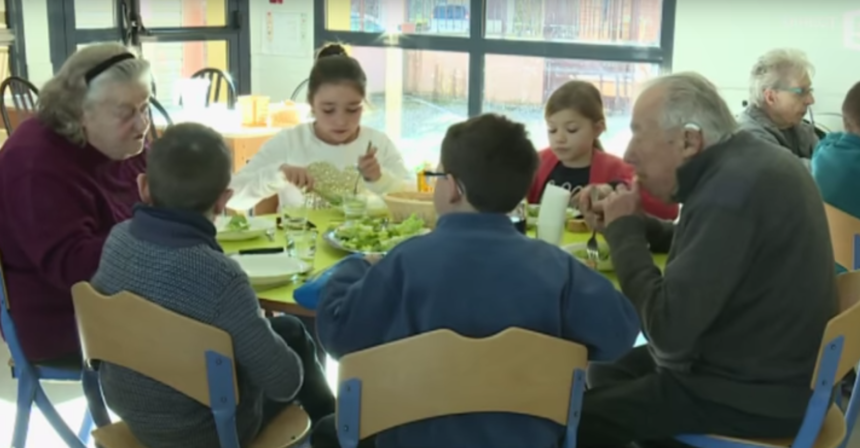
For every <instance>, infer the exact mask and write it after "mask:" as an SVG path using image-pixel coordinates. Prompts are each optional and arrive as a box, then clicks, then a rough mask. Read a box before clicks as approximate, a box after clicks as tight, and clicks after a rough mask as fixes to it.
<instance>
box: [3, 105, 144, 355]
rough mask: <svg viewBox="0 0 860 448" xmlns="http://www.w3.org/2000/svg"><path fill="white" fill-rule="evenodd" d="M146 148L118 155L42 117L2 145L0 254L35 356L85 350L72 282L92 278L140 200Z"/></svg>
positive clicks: (22, 332)
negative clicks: (69, 136) (76, 139)
mask: <svg viewBox="0 0 860 448" xmlns="http://www.w3.org/2000/svg"><path fill="white" fill-rule="evenodd" d="M145 169H146V158H145V156H144V154H140V155H138V156H135V157H133V158H130V159H127V160H123V161H120V162H115V161H111V160H110V159H108V158H107V157H105V156H104V155H103V154H102V153H101V152H99V151H98V150H96V149H95V148H94V147H92V146H89V145H88V146H86V147H83V148H82V147H79V146H76V145H74V144H72V143H70V142H69V141H68V140H66V139H65V138H63V137H62V136H60V135H58V134H56V133H54V132H53V131H52V130H50V129H49V128H47V127H46V126H44V125H43V124H42V123H41V122H40V121H38V120H37V119H31V120H27V121H25V122H24V123H22V124H21V125H20V126H19V127H18V128H17V129H15V133H14V134H12V135H11V136H10V138H9V140H7V141H6V143H5V144H4V145H3V148H2V150H0V216H2V217H3V219H0V254H2V260H3V270H4V273H5V279H6V288H7V292H8V294H9V303H10V309H11V314H12V319H13V320H14V322H15V327H16V330H17V333H18V339H19V340H20V341H21V345H22V346H23V349H24V353H25V355H26V356H27V358H28V359H31V360H34V361H36V360H46V359H55V358H60V357H65V356H70V355H75V354H77V353H79V351H80V347H79V342H78V335H77V329H76V327H75V319H74V307H73V306H72V300H71V292H70V288H71V286H72V285H73V284H75V283H77V282H80V281H89V280H90V279H91V278H92V276H93V274H95V272H96V269H97V268H98V264H99V259H100V258H101V252H102V245H103V244H104V242H105V239H106V238H107V236H108V233H109V232H110V230H111V228H112V227H113V226H114V224H116V223H118V222H121V221H124V220H126V219H128V218H130V217H131V210H132V206H133V205H134V204H135V203H136V202H138V201H139V199H140V198H139V195H138V192H137V184H136V178H137V175H138V174H140V173H142V172H144V171H145Z"/></svg>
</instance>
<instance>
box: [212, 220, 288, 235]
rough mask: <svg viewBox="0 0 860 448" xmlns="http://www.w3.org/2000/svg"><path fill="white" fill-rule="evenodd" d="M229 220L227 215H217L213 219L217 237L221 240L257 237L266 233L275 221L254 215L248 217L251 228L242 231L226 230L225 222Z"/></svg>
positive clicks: (273, 226)
mask: <svg viewBox="0 0 860 448" xmlns="http://www.w3.org/2000/svg"><path fill="white" fill-rule="evenodd" d="M229 222H230V217H229V216H219V217H218V218H216V219H215V228H216V229H218V235H217V236H216V238H217V239H219V240H221V241H245V240H253V239H254V238H259V237H261V236H263V235H265V234H266V231H268V230H271V229H274V228H275V223H274V222H273V221H272V220H270V219H266V218H257V217H254V216H249V217H248V224H250V225H251V228H249V229H248V230H242V231H238V232H237V231H233V230H227V223H229Z"/></svg>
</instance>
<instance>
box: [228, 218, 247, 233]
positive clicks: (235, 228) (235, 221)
mask: <svg viewBox="0 0 860 448" xmlns="http://www.w3.org/2000/svg"><path fill="white" fill-rule="evenodd" d="M250 228H251V223H249V222H248V218H246V217H245V215H236V216H233V217H232V218H230V221H229V222H227V227H226V229H225V230H227V231H228V232H244V231H246V230H248V229H250Z"/></svg>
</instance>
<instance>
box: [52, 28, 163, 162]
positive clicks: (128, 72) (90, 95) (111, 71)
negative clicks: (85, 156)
mask: <svg viewBox="0 0 860 448" xmlns="http://www.w3.org/2000/svg"><path fill="white" fill-rule="evenodd" d="M123 53H132V54H134V52H133V51H132V50H131V49H129V48H128V47H126V46H124V45H122V44H119V43H114V42H110V43H100V44H93V45H89V46H87V47H84V48H82V49H80V50H78V51H76V52H75V53H74V54H72V55H71V56H69V59H67V60H66V62H65V63H63V66H62V67H61V68H60V71H59V72H57V74H56V75H54V77H53V78H51V79H50V80H49V81H48V82H46V83H45V85H44V87H42V90H41V91H40V92H39V104H38V106H37V109H38V111H37V114H38V117H39V120H41V121H42V123H44V124H45V125H46V126H48V127H50V128H51V129H53V130H54V132H56V133H58V134H60V135H62V136H63V137H65V138H67V139H68V140H69V141H71V142H72V143H75V144H77V145H81V146H83V145H85V144H86V143H87V137H86V133H85V132H84V129H83V126H82V124H81V121H82V118H83V114H84V109H85V108H87V107H88V106H90V105H92V104H93V103H94V102H96V101H98V100H99V99H101V97H102V91H103V90H104V87H105V86H106V85H108V84H112V83H116V82H135V81H139V82H142V83H143V84H145V85H146V87H147V89H150V88H151V86H150V83H151V74H150V66H149V62H147V61H146V60H144V59H140V58H134V59H126V60H124V61H121V62H119V63H117V64H114V65H113V66H111V67H110V68H108V69H107V70H105V71H104V72H102V73H101V74H99V75H98V76H96V77H95V78H94V79H93V80H92V82H91V83H90V84H89V85H88V84H87V82H86V79H85V76H86V73H87V72H88V71H89V70H91V69H93V68H94V67H95V66H97V65H99V64H100V63H102V62H104V61H106V60H108V59H110V58H112V57H114V56H117V55H120V54H123Z"/></svg>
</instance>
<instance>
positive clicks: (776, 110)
mask: <svg viewBox="0 0 860 448" xmlns="http://www.w3.org/2000/svg"><path fill="white" fill-rule="evenodd" d="M813 71H814V69H813V67H812V64H811V63H810V62H809V60H808V59H807V58H806V54H804V53H803V52H802V51H800V50H792V49H776V50H771V51H769V52H767V53H765V54H764V55H762V56H761V57H760V58H759V59H758V61H756V63H755V65H753V68H752V70H751V71H750V97H749V106H747V108H746V110H744V111H743V113H741V115H740V118H739V121H740V124H741V127H742V128H743V129H745V130H748V131H750V132H751V133H753V134H755V135H757V136H759V137H762V138H764V139H767V140H768V141H770V142H772V143H776V144H778V145H780V146H782V147H783V148H786V149H788V150H789V151H791V152H792V153H793V154H794V155H796V156H797V157H800V158H801V160H802V161H803V163H804V165H806V166H807V167H809V160H810V158H811V157H812V150H813V149H814V148H815V145H817V144H818V136H816V135H815V129H814V128H813V126H812V125H811V124H809V123H806V122H804V121H803V117H804V116H805V115H806V112H807V111H808V110H809V107H810V106H812V105H813V104H814V103H815V97H813V95H812V80H811V75H812V74H813Z"/></svg>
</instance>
